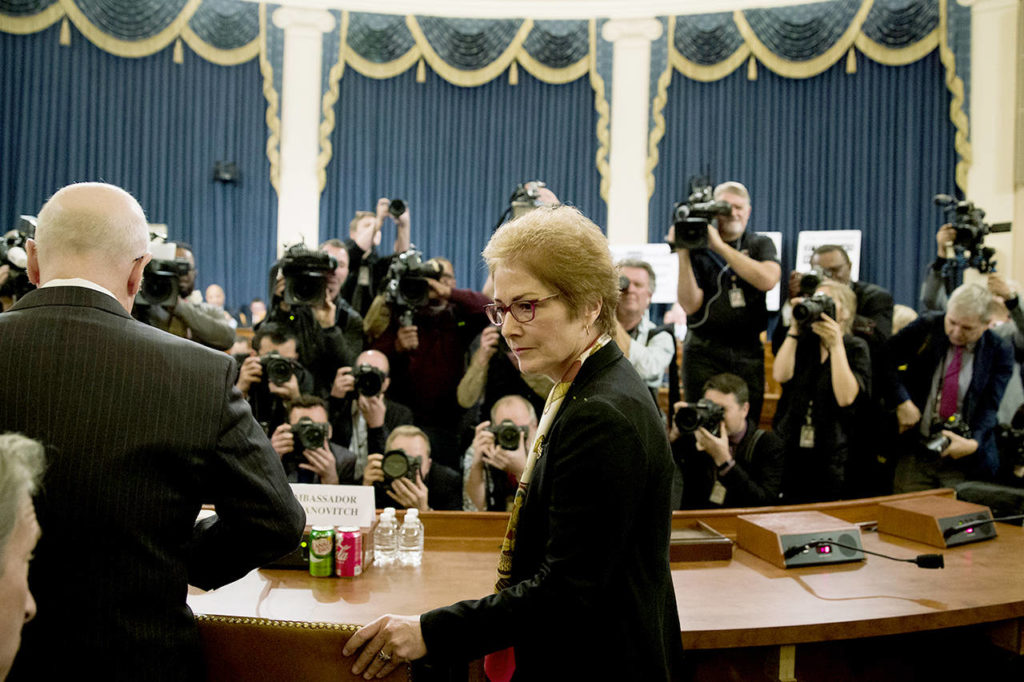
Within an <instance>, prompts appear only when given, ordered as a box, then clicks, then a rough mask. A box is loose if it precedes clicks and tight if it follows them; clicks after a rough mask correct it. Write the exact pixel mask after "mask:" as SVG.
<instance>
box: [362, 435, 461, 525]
mask: <svg viewBox="0 0 1024 682" xmlns="http://www.w3.org/2000/svg"><path fill="white" fill-rule="evenodd" d="M363 485H372V486H373V487H374V495H375V499H376V505H377V508H378V509H382V508H384V507H395V506H399V507H403V508H405V509H411V508H412V507H416V508H417V509H419V510H420V511H431V510H438V511H458V510H460V509H462V480H461V478H460V477H459V474H458V472H456V471H454V470H452V469H450V468H448V467H446V466H444V465H443V464H439V463H437V462H434V461H433V460H432V459H431V456H430V438H428V437H427V434H426V433H424V432H423V431H422V430H421V429H418V428H416V427H415V426H408V425H406V426H399V427H397V428H395V430H394V431H392V432H391V435H390V436H388V440H387V443H386V444H385V448H384V453H383V454H380V453H374V454H372V455H370V457H369V460H368V461H367V464H366V470H365V471H364V472H363Z"/></svg>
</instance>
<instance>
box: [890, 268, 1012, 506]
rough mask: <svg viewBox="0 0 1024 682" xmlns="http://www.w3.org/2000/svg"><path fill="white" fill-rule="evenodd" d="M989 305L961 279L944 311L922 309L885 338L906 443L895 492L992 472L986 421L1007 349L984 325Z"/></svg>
mask: <svg viewBox="0 0 1024 682" xmlns="http://www.w3.org/2000/svg"><path fill="white" fill-rule="evenodd" d="M991 305H992V295H991V294H990V293H989V291H988V290H987V289H986V288H985V287H984V286H982V285H981V284H976V283H972V284H964V285H961V286H960V287H957V289H955V290H954V291H953V293H952V294H951V295H950V297H949V302H948V304H947V305H946V312H945V314H941V313H935V312H932V313H925V314H924V315H922V316H921V317H919V318H918V319H916V320H914V321H913V322H911V323H910V324H908V325H907V326H906V327H905V328H904V329H903V330H901V331H900V332H899V333H898V334H896V336H894V337H893V338H892V341H891V343H890V350H891V359H892V362H893V364H894V366H896V367H899V368H900V371H899V380H900V385H899V387H898V388H899V394H900V398H901V400H902V402H900V404H899V406H898V407H897V410H896V416H897V418H898V420H899V429H900V432H901V433H903V439H904V443H905V446H906V447H905V448H904V455H903V456H902V458H901V459H900V461H899V462H898V463H897V465H896V477H895V482H894V490H895V492H897V493H901V492H912V491H915V490H927V489H929V488H944V487H954V486H955V485H956V484H958V483H961V482H963V481H965V480H967V479H968V478H991V477H992V476H993V475H994V474H995V472H996V469H997V467H998V463H999V456H998V453H997V451H996V444H995V434H994V428H995V426H996V419H997V412H998V409H999V401H1000V400H1001V399H1002V397H1003V391H1004V390H1005V389H1006V383H1007V381H1008V380H1009V378H1010V373H1011V372H1012V371H1013V353H1012V350H1011V349H1010V347H1009V345H1008V344H1007V343H1006V342H1005V341H1003V340H1002V339H1000V338H999V337H998V336H996V335H995V334H994V333H993V332H992V331H990V330H989V328H988V321H989V316H990V315H991Z"/></svg>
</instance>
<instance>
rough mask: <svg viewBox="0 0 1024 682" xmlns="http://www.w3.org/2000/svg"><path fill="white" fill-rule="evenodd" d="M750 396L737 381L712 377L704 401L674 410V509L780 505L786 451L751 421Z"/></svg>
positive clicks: (671, 437)
mask: <svg viewBox="0 0 1024 682" xmlns="http://www.w3.org/2000/svg"><path fill="white" fill-rule="evenodd" d="M749 395H750V393H749V390H748V388H747V384H746V382H744V381H743V379H741V378H740V377H738V376H736V375H735V374H728V373H726V374H716V375H715V376H713V377H711V378H710V379H708V381H707V383H706V384H704V397H703V399H702V400H700V401H698V402H696V403H685V402H681V403H676V405H675V406H674V410H675V415H674V417H673V420H672V427H671V429H670V430H669V435H668V438H669V441H671V443H672V456H673V458H674V459H675V460H676V467H677V468H676V476H675V480H674V481H673V486H672V499H673V500H674V501H675V504H676V508H677V509H708V508H715V507H762V506H767V505H773V504H781V501H780V497H781V494H782V474H783V468H784V466H785V454H786V452H785V446H784V445H783V443H782V441H781V440H780V439H779V437H778V436H777V435H775V434H774V433H772V432H771V431H762V430H761V429H759V428H757V424H755V423H754V422H753V421H751V420H750V419H749V414H750V401H749ZM680 488H682V490H680Z"/></svg>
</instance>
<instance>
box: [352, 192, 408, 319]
mask: <svg viewBox="0 0 1024 682" xmlns="http://www.w3.org/2000/svg"><path fill="white" fill-rule="evenodd" d="M388 218H391V219H392V220H394V221H395V229H396V231H395V244H394V251H393V252H392V254H391V255H390V256H381V255H380V254H378V253H377V246H379V245H380V239H381V231H380V230H381V227H383V225H384V221H385V220H386V219H388ZM410 234H411V226H410V220H409V207H408V205H407V204H406V203H405V202H404V201H403V200H401V199H388V198H387V197H381V198H380V199H378V200H377V209H376V212H372V213H371V212H370V211H356V214H355V217H354V218H352V221H351V222H350V223H349V225H348V236H349V238H348V239H347V240H345V249H346V250H347V251H348V257H349V273H348V277H347V279H346V280H345V283H344V285H343V286H342V289H341V295H342V296H344V297H345V300H346V301H348V302H349V303H351V304H352V307H353V308H355V309H356V310H357V311H358V312H359V314H360V315H362V316H363V317H366V312H367V311H368V310H369V309H370V304H371V303H372V302H373V299H374V298H376V296H377V294H378V293H380V285H381V282H383V281H384V278H385V277H386V276H387V272H388V268H389V267H391V261H392V259H393V258H394V257H395V256H396V255H398V254H400V253H405V252H406V251H408V250H409V249H410V248H412V241H411V237H410Z"/></svg>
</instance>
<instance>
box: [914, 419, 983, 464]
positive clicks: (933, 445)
mask: <svg viewBox="0 0 1024 682" xmlns="http://www.w3.org/2000/svg"><path fill="white" fill-rule="evenodd" d="M943 431H952V432H953V433H955V434H956V435H958V436H963V437H964V438H970V437H971V428H970V427H969V426H968V425H967V423H966V422H965V421H964V420H963V419H962V418H961V417H960V415H959V414H953V415H950V416H949V418H948V419H946V420H945V421H939V422H935V423H934V424H932V426H931V429H929V435H928V436H926V437H924V438H923V439H922V442H923V444H924V447H925V449H927V450H928V451H929V452H930V453H932V454H934V455H935V457H941V456H942V452H943V450H945V449H946V448H948V447H949V443H950V440H949V437H948V436H944V435H943V434H942V432H943Z"/></svg>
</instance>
